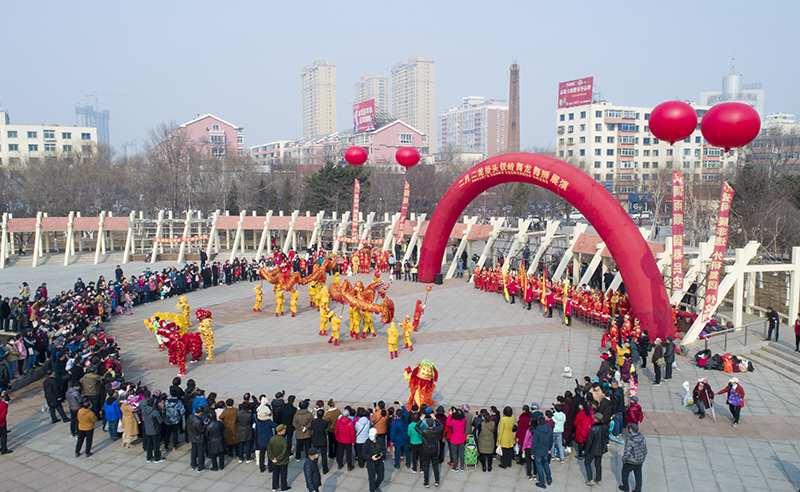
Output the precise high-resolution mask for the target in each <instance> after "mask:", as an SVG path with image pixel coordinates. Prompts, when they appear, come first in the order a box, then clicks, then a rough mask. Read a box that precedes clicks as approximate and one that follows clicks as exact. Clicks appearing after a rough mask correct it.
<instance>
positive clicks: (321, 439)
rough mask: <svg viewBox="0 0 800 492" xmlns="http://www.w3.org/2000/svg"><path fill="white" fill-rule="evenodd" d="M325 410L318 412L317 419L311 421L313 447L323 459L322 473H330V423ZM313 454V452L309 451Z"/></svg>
mask: <svg viewBox="0 0 800 492" xmlns="http://www.w3.org/2000/svg"><path fill="white" fill-rule="evenodd" d="M324 415H325V410H322V409H319V410H317V418H315V419H314V420H312V421H311V445H312V446H313V447H314V448H316V449H317V452H318V453H319V454H320V455H321V458H322V473H328V421H327V420H325V419H324V418H323V417H324ZM309 453H311V451H309Z"/></svg>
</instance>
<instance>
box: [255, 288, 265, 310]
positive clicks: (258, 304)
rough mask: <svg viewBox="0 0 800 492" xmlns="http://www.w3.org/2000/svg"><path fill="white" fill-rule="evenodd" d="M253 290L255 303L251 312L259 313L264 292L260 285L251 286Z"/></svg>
mask: <svg viewBox="0 0 800 492" xmlns="http://www.w3.org/2000/svg"><path fill="white" fill-rule="evenodd" d="M253 290H254V291H255V292H256V305H255V306H253V312H254V313H260V312H261V301H263V300H264V293H263V292H262V290H261V286H260V285H256V286H255V287H253Z"/></svg>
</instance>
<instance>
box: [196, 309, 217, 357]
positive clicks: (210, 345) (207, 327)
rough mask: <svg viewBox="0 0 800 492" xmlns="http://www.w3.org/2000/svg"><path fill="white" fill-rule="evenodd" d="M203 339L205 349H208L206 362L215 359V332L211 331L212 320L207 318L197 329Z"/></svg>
mask: <svg viewBox="0 0 800 492" xmlns="http://www.w3.org/2000/svg"><path fill="white" fill-rule="evenodd" d="M197 330H198V331H199V332H200V336H201V337H202V338H203V348H205V349H206V360H213V359H214V330H212V329H211V318H206V319H204V320H203V321H201V322H200V327H199V328H198V329H197Z"/></svg>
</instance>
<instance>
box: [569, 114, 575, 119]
mask: <svg viewBox="0 0 800 492" xmlns="http://www.w3.org/2000/svg"><path fill="white" fill-rule="evenodd" d="M574 119H575V113H570V114H569V120H570V121H572V120H574Z"/></svg>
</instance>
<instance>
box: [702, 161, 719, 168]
mask: <svg viewBox="0 0 800 492" xmlns="http://www.w3.org/2000/svg"><path fill="white" fill-rule="evenodd" d="M703 168H704V169H719V161H703Z"/></svg>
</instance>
